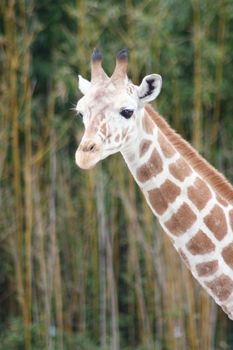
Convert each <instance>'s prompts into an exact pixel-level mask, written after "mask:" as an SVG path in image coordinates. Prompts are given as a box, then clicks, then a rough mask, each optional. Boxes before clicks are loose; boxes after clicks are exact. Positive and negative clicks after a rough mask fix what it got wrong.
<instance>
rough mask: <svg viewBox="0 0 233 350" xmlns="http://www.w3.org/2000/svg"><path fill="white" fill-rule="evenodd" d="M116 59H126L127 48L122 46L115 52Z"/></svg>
mask: <svg viewBox="0 0 233 350" xmlns="http://www.w3.org/2000/svg"><path fill="white" fill-rule="evenodd" d="M116 57H117V59H118V60H120V61H125V60H127V59H128V50H127V48H124V49H122V50H120V51H119V52H118V53H117V56H116Z"/></svg>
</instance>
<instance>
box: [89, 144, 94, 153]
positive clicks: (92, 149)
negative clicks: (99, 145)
mask: <svg viewBox="0 0 233 350" xmlns="http://www.w3.org/2000/svg"><path fill="white" fill-rule="evenodd" d="M94 150H95V144H94V143H92V144H91V145H90V146H89V151H90V152H91V151H94Z"/></svg>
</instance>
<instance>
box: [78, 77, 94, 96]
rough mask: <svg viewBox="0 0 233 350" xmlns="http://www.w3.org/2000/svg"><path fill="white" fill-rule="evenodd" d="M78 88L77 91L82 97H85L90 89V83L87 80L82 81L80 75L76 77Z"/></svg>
mask: <svg viewBox="0 0 233 350" xmlns="http://www.w3.org/2000/svg"><path fill="white" fill-rule="evenodd" d="M78 87H79V90H80V91H81V93H82V94H83V95H85V94H86V93H87V91H88V90H89V89H90V87H91V83H90V81H88V80H87V79H84V78H83V77H82V76H81V75H79V76H78Z"/></svg>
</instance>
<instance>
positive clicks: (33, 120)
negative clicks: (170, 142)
mask: <svg viewBox="0 0 233 350" xmlns="http://www.w3.org/2000/svg"><path fill="white" fill-rule="evenodd" d="M195 6H197V7H195ZM195 11H196V12H195ZM194 13H195V14H196V16H194ZM0 16H1V17H0V18H1V21H0V73H1V80H0V144H1V147H0V242H1V249H0V261H1V265H0V350H14V349H17V350H18V349H19V350H20V349H26V350H29V349H32V350H39V349H50V350H53V349H54V350H60V349H61V350H73V349H83V350H97V349H103V350H108V349H109V350H110V349H111V350H119V349H122V350H130V349H135V350H136V349H137V350H152V349H153V350H154V349H155V350H157V349H158V350H162V349H190V350H196V349H200V348H201V349H203V350H207V349H210V348H214V346H215V348H216V349H231V347H232V329H231V328H232V327H230V326H229V324H230V323H229V321H228V320H227V319H226V317H225V316H224V315H223V314H222V313H220V312H217V311H216V308H215V307H214V306H213V305H212V304H211V301H210V300H209V299H208V298H207V296H206V295H205V294H204V292H201V291H200V289H199V287H198V286H197V285H196V284H195V282H194V281H193V280H191V278H190V276H189V275H188V273H187V271H186V270H185V269H184V267H182V265H181V264H180V261H179V260H178V259H177V257H176V255H175V253H173V251H172V249H171V247H170V243H169V241H168V240H167V239H166V237H164V234H163V233H162V232H161V229H159V228H158V226H157V224H156V222H155V219H154V218H153V217H152V215H151V213H150V211H149V210H148V208H146V205H145V202H144V199H142V196H141V193H140V192H139V190H138V189H137V187H136V186H135V184H134V183H133V181H132V178H131V177H130V175H129V173H128V170H127V169H126V166H125V164H124V163H123V161H122V159H121V158H120V156H117V155H116V156H113V157H111V158H110V159H108V160H106V161H104V162H103V163H102V165H101V166H99V167H97V169H95V170H93V171H90V172H86V173H84V172H83V171H81V170H79V169H77V167H76V165H75V162H74V154H75V151H76V148H77V145H78V142H79V140H80V137H81V134H82V130H83V127H82V124H81V121H80V120H78V118H76V115H75V112H74V111H73V110H72V108H74V107H75V104H76V102H77V99H78V98H79V97H80V96H81V95H80V92H78V91H77V75H78V74H82V75H83V76H84V77H86V78H89V77H90V67H89V61H90V55H91V52H92V50H93V48H94V47H95V46H99V47H100V48H102V50H103V55H104V59H103V61H104V68H105V69H106V71H107V73H108V74H111V73H112V71H113V68H114V64H115V58H114V57H115V53H116V52H117V51H118V50H119V49H121V48H122V47H125V46H126V47H128V48H129V54H130V58H129V60H130V62H129V76H130V77H131V78H132V80H133V82H134V83H140V81H141V79H142V78H143V77H144V76H145V75H146V74H149V73H152V72H155V73H159V74H161V75H162V77H163V90H162V93H161V95H160V96H159V98H158V100H157V101H156V108H157V109H158V110H159V111H160V113H161V114H162V115H164V116H165V117H166V118H167V119H168V121H169V122H170V124H171V125H172V126H173V127H174V128H175V129H176V130H177V131H179V132H180V133H182V135H183V136H184V137H185V138H186V139H188V140H189V141H190V142H192V139H193V137H194V134H193V129H194V126H195V124H194V120H195V119H194V115H195V113H196V109H195V105H196V102H200V106H201V108H200V111H199V112H200V129H201V132H200V135H201V136H200V139H199V147H200V151H201V152H202V153H203V154H204V155H205V156H206V158H208V159H209V160H210V161H211V162H212V164H213V165H215V166H216V167H217V168H218V169H220V170H221V171H222V172H223V173H224V174H225V175H226V176H227V178H228V179H229V180H231V181H233V163H232V152H233V142H232V135H233V122H232V114H233V104H232V85H233V82H232V71H233V60H232V49H233V2H232V1H231V0H224V1H216V2H213V1H212V0H204V1H201V0H200V1H199V0H188V1H183V0H163V1H161V0H153V1H151V0H140V1H139V0H125V1H123V0H120V1H118V2H116V1H109V0H108V1H107V0H103V1H93V0H78V1H74V0H66V1H65V2H64V1H61V0H59V1H56V2H55V1H52V0H49V1H48V0H40V1H38V0H34V2H33V4H32V2H30V1H26V0H23V1H17V0H15V1H7V0H4V1H2V2H1V4H0ZM195 35H197V36H198V41H197V43H196V44H195V43H194V37H195ZM197 61H198V62H199V63H200V67H201V69H200V71H199V72H198V74H196V73H195V66H196V63H197ZM197 75H198V78H199V80H198V82H196V80H195V79H196V77H197ZM197 88H200V91H201V95H200V96H199V97H197V95H196V90H197ZM198 99H200V100H198ZM197 100H198V101H197ZM101 181H102V185H103V193H100V185H101ZM98 191H99V192H98ZM97 198H101V201H102V203H101V204H103V205H102V208H103V209H102V211H101V210H100V203H99V202H98V200H97ZM100 213H101V217H100ZM100 220H103V222H104V225H103V226H104V231H105V236H104V242H102V243H104V248H103V249H102V248H101V244H100V243H101V242H100V237H101V235H102V233H103V232H102V231H101V230H103V228H100ZM101 249H102V250H101ZM205 325H208V327H206V326H205ZM213 344H214V345H213ZM104 347H105V349H104Z"/></svg>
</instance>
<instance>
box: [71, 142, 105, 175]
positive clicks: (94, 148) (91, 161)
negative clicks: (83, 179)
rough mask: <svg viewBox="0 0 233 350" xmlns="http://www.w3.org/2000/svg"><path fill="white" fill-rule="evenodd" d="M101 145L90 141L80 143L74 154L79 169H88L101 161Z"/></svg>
mask: <svg viewBox="0 0 233 350" xmlns="http://www.w3.org/2000/svg"><path fill="white" fill-rule="evenodd" d="M100 154H101V145H100V144H99V143H98V142H97V141H93V140H91V139H88V140H83V141H81V143H80V145H79V147H78V149H77V151H76V153H75V161H76V164H77V165H78V166H79V167H80V168H81V169H90V168H92V167H93V166H95V164H96V163H97V162H98V161H99V160H100V159H101V157H100Z"/></svg>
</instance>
